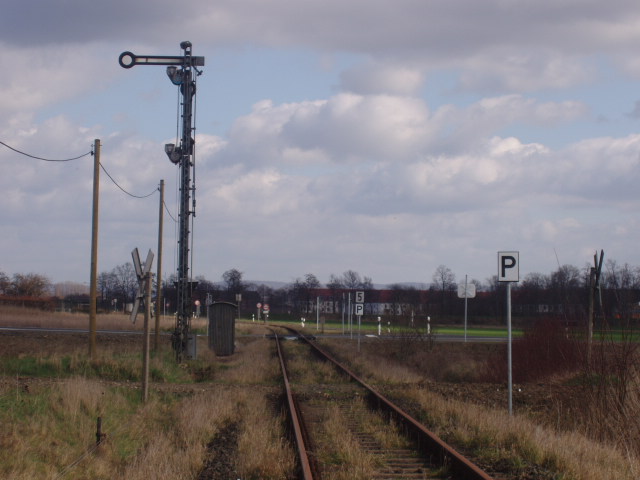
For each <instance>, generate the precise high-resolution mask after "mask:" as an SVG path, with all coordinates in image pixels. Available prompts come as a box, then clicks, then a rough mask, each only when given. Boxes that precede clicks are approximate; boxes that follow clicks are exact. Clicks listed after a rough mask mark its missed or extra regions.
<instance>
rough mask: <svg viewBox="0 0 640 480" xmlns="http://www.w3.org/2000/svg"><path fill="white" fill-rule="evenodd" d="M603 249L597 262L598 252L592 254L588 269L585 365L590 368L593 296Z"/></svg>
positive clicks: (597, 286)
mask: <svg viewBox="0 0 640 480" xmlns="http://www.w3.org/2000/svg"><path fill="white" fill-rule="evenodd" d="M603 258H604V250H600V261H599V262H598V252H596V253H595V254H594V255H593V267H591V269H590V270H589V318H588V319H587V322H588V325H587V367H588V368H591V350H592V348H593V324H594V320H595V297H596V292H597V291H598V289H599V288H600V274H601V273H602V260H603ZM598 300H599V303H600V308H602V297H600V296H599V297H598Z"/></svg>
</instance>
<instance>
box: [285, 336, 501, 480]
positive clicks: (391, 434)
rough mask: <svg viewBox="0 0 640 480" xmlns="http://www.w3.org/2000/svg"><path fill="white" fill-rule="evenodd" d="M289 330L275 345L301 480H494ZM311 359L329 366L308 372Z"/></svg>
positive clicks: (320, 366)
mask: <svg viewBox="0 0 640 480" xmlns="http://www.w3.org/2000/svg"><path fill="white" fill-rule="evenodd" d="M283 328H286V327H283ZM287 330H289V334H288V335H284V336H283V335H278V334H274V338H275V339H276V345H277V350H278V355H279V358H280V365H281V368H282V372H283V379H284V380H283V381H284V385H285V391H286V397H287V400H286V403H287V406H288V409H289V418H290V424H291V431H292V434H293V437H294V438H295V443H296V445H297V450H298V458H299V470H300V478H304V479H306V480H309V479H319V478H323V479H342V478H371V479H455V480H458V479H468V480H492V477H490V476H489V475H488V474H487V473H485V472H484V471H482V470H481V469H480V468H479V467H478V466H476V465H474V464H473V463H472V462H471V461H469V460H468V459H467V458H465V457H464V456H462V455H461V454H460V453H459V452H457V451H456V450H455V449H453V448H452V447H451V446H449V445H448V444H446V443H445V442H444V441H442V440H441V439H440V438H439V437H437V436H436V435H435V434H434V433H432V432H430V431H429V430H428V429H427V428H426V427H424V425H422V424H420V422H418V421H417V420H415V419H414V418H412V417H411V416H409V415H408V414H407V413H405V412H404V411H403V410H402V409H401V408H399V407H398V406H397V405H395V404H393V403H392V402H391V401H389V400H388V399H387V398H385V397H384V396H382V395H381V394H380V393H378V392H377V391H376V390H375V389H373V388H372V387H371V386H370V385H368V384H367V383H366V382H364V381H363V380H362V379H360V378H358V376H356V375H355V374H354V373H353V372H351V371H350V370H349V369H348V368H347V367H345V366H344V365H342V364H340V362H338V361H337V360H336V359H334V358H333V357H332V356H331V355H329V354H328V353H327V352H325V351H324V350H323V349H322V348H320V347H319V346H318V345H317V344H316V343H315V342H314V341H313V340H312V339H310V338H308V337H306V336H304V335H302V334H300V333H299V332H297V331H295V330H293V329H287ZM287 338H289V339H291V338H295V339H299V340H301V341H296V342H286V341H283V339H287ZM310 351H312V352H313V354H315V355H317V356H318V357H319V358H321V359H322V360H324V362H320V361H319V362H317V363H314V364H313V367H309V362H308V361H306V360H307V359H308V358H309V356H310ZM301 359H304V360H305V361H304V362H303V361H301Z"/></svg>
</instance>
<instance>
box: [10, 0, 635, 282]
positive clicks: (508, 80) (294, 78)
mask: <svg viewBox="0 0 640 480" xmlns="http://www.w3.org/2000/svg"><path fill="white" fill-rule="evenodd" d="M183 40H190V41H191V42H192V44H193V54H194V55H197V56H204V57H205V58H206V65H205V67H203V69H202V70H203V74H202V75H201V76H200V77H199V78H198V86H197V88H198V92H197V95H196V102H197V106H196V111H197V116H196V125H197V133H196V144H197V147H196V182H195V186H196V201H197V205H196V218H195V223H194V231H193V234H194V239H193V240H194V247H193V255H194V259H193V274H194V275H204V276H205V277H206V278H208V279H210V280H214V281H217V280H219V279H220V276H221V274H222V273H223V272H224V271H226V270H228V269H230V268H237V269H238V270H240V271H241V272H243V273H244V277H245V279H251V280H279V281H284V282H289V281H292V280H294V279H295V278H297V277H303V276H304V275H305V274H306V273H313V274H315V275H316V276H317V277H318V278H319V279H320V281H321V282H326V281H328V280H329V276H330V275H331V274H332V273H333V274H341V273H342V272H344V271H346V270H349V269H351V270H355V271H357V272H359V273H360V274H361V275H366V276H368V277H371V278H372V279H373V281H374V283H379V284H389V283H394V282H404V281H407V282H409V281H411V282H424V283H429V282H431V278H432V275H433V273H434V271H435V270H436V268H437V267H438V265H441V264H443V265H446V266H448V267H449V268H450V269H451V270H452V271H453V272H454V273H455V274H456V276H457V278H458V279H463V278H464V275H465V274H468V275H469V278H476V279H478V280H481V281H485V279H487V278H488V277H491V276H492V275H495V274H496V273H497V252H498V251H503V250H517V251H519V252H520V273H521V277H522V276H524V275H525V274H526V273H528V272H541V273H550V272H551V271H553V270H555V269H556V268H557V267H558V263H560V264H572V265H575V266H577V267H580V268H581V267H583V266H584V265H586V264H587V263H588V262H590V261H592V259H593V254H594V252H595V250H596V249H598V250H599V249H601V248H602V249H604V250H605V258H609V259H615V260H617V261H618V262H619V263H629V264H631V265H633V266H639V265H640V250H639V248H638V240H639V239H640V221H639V219H638V212H640V200H639V197H640V195H639V193H638V190H639V186H640V165H639V163H640V133H639V132H640V48H639V46H640V4H638V2H637V0H612V1H608V2H602V1H601V0H553V1H551V0H536V1H533V0H531V1H528V0H485V1H482V2H478V1H477V0H393V1H391V0H386V1H382V0H348V1H345V0H216V1H215V2H212V1H210V0H186V1H183V2H175V1H171V2H170V1H168V0H158V1H150V0H149V1H146V2H141V1H137V0H127V1H124V0H112V1H110V2H88V1H85V0H65V1H63V0H34V1H30V2H25V1H22V0H5V2H4V4H3V12H2V15H1V16H0V64H1V65H2V68H3V72H2V75H1V76H0V113H1V115H0V141H2V142H4V143H6V144H8V145H10V146H12V147H13V148H16V149H18V150H20V151H23V152H26V153H29V154H31V155H34V156H39V157H44V158H49V159H66V158H70V157H75V156H77V155H81V154H83V153H86V152H89V151H90V150H91V147H92V144H93V141H94V139H100V140H101V142H102V151H101V162H102V164H103V166H104V168H105V169H106V170H107V171H108V172H109V174H110V175H111V176H112V177H113V178H114V180H115V181H116V182H118V184H119V185H120V186H121V187H122V188H124V189H125V190H126V191H128V192H129V193H131V194H134V195H137V196H145V195H147V194H149V193H151V192H153V191H154V190H155V189H156V188H157V186H158V184H159V182H160V179H164V180H165V183H166V201H167V206H168V208H169V210H170V211H171V212H172V214H173V215H174V216H176V215H177V213H176V212H177V203H176V200H177V193H176V190H177V184H176V182H177V173H178V169H177V168H176V167H175V166H174V165H173V164H171V163H170V162H169V160H168V159H167V157H166V156H165V154H164V148H163V146H164V144H165V143H169V142H171V143H177V142H176V127H177V122H178V116H177V113H178V100H179V97H178V91H177V87H175V86H173V85H172V84H171V83H170V82H169V80H168V78H167V76H166V74H165V72H164V67H155V66H136V67H134V68H132V69H123V68H121V67H120V66H119V65H118V56H119V55H120V53H121V52H123V51H127V50H128V51H132V52H134V53H136V54H140V55H142V54H149V55H181V54H182V51H181V50H180V46H179V45H180V42H181V41H183ZM0 169H1V172H2V174H1V175H0V189H1V191H2V193H3V194H2V195H1V196H0V228H1V232H2V235H1V236H0V252H1V254H0V271H4V272H5V273H7V274H9V275H11V274H14V273H28V272H35V273H41V274H45V275H47V276H48V277H49V278H50V279H51V280H52V281H54V282H58V281H66V280H69V281H76V282H81V283H83V282H88V281H89V271H90V261H89V260H90V240H91V198H92V193H91V192H92V175H93V174H92V172H93V160H92V157H91V156H86V157H83V158H81V159H79V160H75V161H71V162H43V161H40V160H36V159H32V158H29V157H26V156H24V155H20V154H17V153H15V152H14V151H12V150H9V149H8V148H6V147H4V146H2V145H0ZM158 202H159V195H158V194H157V193H156V194H153V195H151V196H150V197H147V198H144V199H140V198H133V197H131V196H129V195H126V194H124V193H123V192H122V191H121V190H120V189H119V188H118V187H117V186H116V185H114V183H113V182H112V181H111V180H110V179H109V178H108V177H107V176H106V175H104V173H103V174H102V175H101V185H100V236H99V259H98V269H99V271H109V270H111V269H112V268H114V267H115V266H117V265H120V264H123V263H126V262H128V261H130V259H131V255H130V252H131V250H132V249H133V248H134V247H138V248H139V249H140V250H141V252H144V253H146V251H147V249H149V248H151V249H152V250H154V251H155V250H156V249H157V221H158ZM175 230H176V229H175V223H174V221H173V220H171V218H170V217H168V216H166V217H165V237H164V239H165V240H164V245H165V248H164V260H165V261H164V271H165V272H169V273H170V272H173V271H175V268H176V261H177V260H176V254H175V245H176V232H175ZM144 253H143V255H144ZM154 268H155V266H154Z"/></svg>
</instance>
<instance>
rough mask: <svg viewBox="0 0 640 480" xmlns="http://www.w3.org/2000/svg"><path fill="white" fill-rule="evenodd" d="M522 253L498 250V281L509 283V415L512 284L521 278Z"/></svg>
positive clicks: (511, 404) (510, 394)
mask: <svg viewBox="0 0 640 480" xmlns="http://www.w3.org/2000/svg"><path fill="white" fill-rule="evenodd" d="M519 257H520V253H519V252H498V281H499V282H506V283H507V308H506V310H507V336H508V340H507V364H508V365H507V370H508V377H509V378H508V383H509V415H513V369H512V365H513V362H512V348H511V346H512V335H511V284H512V283H513V282H518V281H519V280H520V258H519Z"/></svg>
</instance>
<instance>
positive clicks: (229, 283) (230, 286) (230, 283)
mask: <svg viewBox="0 0 640 480" xmlns="http://www.w3.org/2000/svg"><path fill="white" fill-rule="evenodd" d="M222 281H223V282H224V284H225V285H226V287H227V292H229V293H233V294H236V293H242V292H243V291H244V290H245V289H246V285H245V284H244V283H243V281H242V272H241V271H239V270H237V269H235V268H232V269H231V270H227V271H226V272H224V273H223V274H222Z"/></svg>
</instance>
